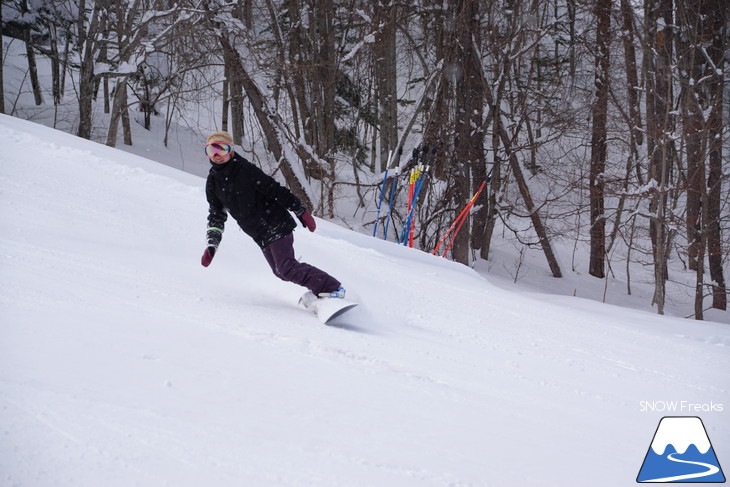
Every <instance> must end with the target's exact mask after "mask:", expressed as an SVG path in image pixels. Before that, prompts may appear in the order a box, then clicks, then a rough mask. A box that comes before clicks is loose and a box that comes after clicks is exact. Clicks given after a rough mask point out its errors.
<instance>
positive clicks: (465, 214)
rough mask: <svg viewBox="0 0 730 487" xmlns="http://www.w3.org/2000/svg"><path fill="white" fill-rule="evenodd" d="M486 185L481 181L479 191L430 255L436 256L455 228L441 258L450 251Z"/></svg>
mask: <svg viewBox="0 0 730 487" xmlns="http://www.w3.org/2000/svg"><path fill="white" fill-rule="evenodd" d="M486 184H487V182H486V181H482V184H481V186H479V189H478V190H477V192H476V193H475V194H474V196H472V198H471V199H470V200H469V203H467V204H466V206H465V207H464V209H463V210H461V213H459V216H457V217H456V220H454V223H452V224H451V226H450V227H449V229H448V230H446V234H445V235H444V236H443V238H442V239H441V240H440V241H439V243H438V245H436V248H435V249H433V252H431V254H433V255H437V253H438V251H439V249H440V248H441V245H442V244H443V243H444V242H445V241H446V239H447V238H449V235H450V234H451V232H452V231H453V230H454V228H456V231H454V234H453V235H452V236H451V240H449V243H448V245H447V246H446V249H445V250H444V253H443V254H441V257H446V254H447V253H448V252H449V250H451V246H452V245H453V244H454V240H456V236H457V235H458V234H459V230H461V226H462V225H463V224H464V222H465V221H466V219H467V218H469V213H470V212H471V209H472V208H473V207H474V202H475V201H476V200H477V198H479V195H480V194H481V192H482V190H483V189H484V186H485V185H486Z"/></svg>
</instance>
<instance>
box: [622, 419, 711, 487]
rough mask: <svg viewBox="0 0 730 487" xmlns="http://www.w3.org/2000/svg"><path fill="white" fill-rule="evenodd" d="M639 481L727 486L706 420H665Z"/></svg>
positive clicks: (658, 429) (640, 471)
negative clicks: (711, 441) (722, 484)
mask: <svg viewBox="0 0 730 487" xmlns="http://www.w3.org/2000/svg"><path fill="white" fill-rule="evenodd" d="M636 481H637V482H655V483H665V482H698V483H723V482H725V475H724V474H723V473H722V468H721V467H720V462H718V461H717V456H716V455H715V450H714V449H713V448H712V444H711V443H710V438H709V436H707V431H706V430H705V425H704V424H703V423H702V420H701V419H700V418H698V417H696V416H666V417H664V418H662V419H661V421H659V426H658V427H657V430H656V433H654V439H653V440H652V442H651V445H650V446H649V451H647V452H646V457H645V458H644V463H643V464H642V465H641V470H639V475H638V476H637V477H636Z"/></svg>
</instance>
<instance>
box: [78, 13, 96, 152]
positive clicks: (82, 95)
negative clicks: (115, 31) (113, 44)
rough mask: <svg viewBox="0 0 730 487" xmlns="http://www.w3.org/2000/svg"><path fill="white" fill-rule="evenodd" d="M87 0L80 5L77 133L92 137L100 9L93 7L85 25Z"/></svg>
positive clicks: (83, 136)
mask: <svg viewBox="0 0 730 487" xmlns="http://www.w3.org/2000/svg"><path fill="white" fill-rule="evenodd" d="M85 3H86V2H85V1H84V0H82V1H81V4H80V6H79V19H78V28H79V49H80V51H81V66H80V68H79V128H78V132H77V135H78V136H79V137H81V138H83V139H91V128H92V119H91V118H92V107H93V101H94V88H95V87H94V83H95V81H96V77H95V76H94V54H95V51H96V40H95V38H96V35H97V33H98V32H97V31H98V28H99V9H98V8H96V6H95V7H94V8H93V9H92V10H93V11H92V14H91V21H90V22H89V27H88V28H87V27H86V26H85V20H84V19H85V15H86V12H85Z"/></svg>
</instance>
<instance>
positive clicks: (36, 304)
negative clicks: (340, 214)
mask: <svg viewBox="0 0 730 487" xmlns="http://www.w3.org/2000/svg"><path fill="white" fill-rule="evenodd" d="M0 141H1V142H2V145H3V162H2V165H0V205H2V213H1V214H0V266H1V268H2V272H0V309H1V310H2V311H0V313H1V315H0V484H2V485H5V484H7V485H32V486H44V485H49V486H50V485H53V486H65V485H68V486H86V485H88V486H92V485H101V484H103V485H110V486H114V485H120V486H122V485H125V486H126V485H142V486H147V485H149V486H153V485H154V486H157V485H175V486H188V485H189V486H194V485H219V486H227V485H231V486H232V485H285V486H289V485H317V486H328V485H331V486H341V485H353V486H358V485H363V486H365V485H367V486H371V485H373V486H374V485H378V486H385V485H392V486H399V487H400V486H410V485H413V486H423V485H426V486H428V485H433V486H443V485H461V486H467V485H472V486H482V485H540V486H551V485H556V486H557V485H579V484H581V481H579V480H578V479H591V480H590V481H589V482H587V483H584V484H585V485H595V486H601V485H617V484H619V483H621V482H624V483H626V482H630V481H631V479H633V478H635V476H636V469H637V468H638V467H639V466H640V463H641V456H642V454H643V453H642V452H645V451H646V445H647V443H648V442H649V441H650V440H651V436H650V435H651V431H653V428H654V427H655V425H656V421H657V419H658V416H657V415H650V414H647V413H640V412H639V401H641V400H662V399H668V398H679V399H686V400H689V401H692V402H696V403H702V402H706V403H709V402H710V401H714V402H715V403H718V402H719V403H723V402H724V403H725V404H726V407H730V400H729V399H730V394H729V393H728V385H729V384H728V378H727V373H726V371H727V370H728V369H729V366H730V352H728V347H727V346H725V345H726V344H727V343H729V340H730V338H729V337H728V334H727V332H726V331H725V327H724V326H722V325H719V324H717V323H695V322H691V323H690V322H688V321H684V320H677V319H672V318H660V317H657V316H654V315H651V314H649V313H642V312H636V311H631V310H626V309H621V308H617V307H611V306H603V305H601V304H600V303H590V304H586V305H584V306H582V308H581V309H571V308H570V307H566V306H564V305H563V304H561V303H562V302H557V303H553V302H550V301H549V300H547V301H546V300H542V299H539V298H534V297H530V296H522V295H519V294H516V293H513V292H509V291H505V290H502V289H499V288H497V287H495V286H492V285H491V284H490V283H489V282H488V281H487V280H485V279H484V278H482V277H480V276H479V275H477V274H476V273H475V272H473V271H471V270H470V269H468V268H465V267H463V266H460V265H458V264H454V263H452V262H448V261H446V260H444V259H438V258H434V257H432V256H430V255H428V254H426V253H423V252H419V251H414V250H411V249H406V248H403V247H399V246H396V245H394V244H391V243H388V242H383V241H379V240H376V239H372V238H369V237H368V236H365V235H361V234H355V233H353V232H350V231H348V230H345V229H342V228H340V227H337V226H335V225H333V224H331V223H329V222H325V221H321V220H320V221H319V222H318V230H317V232H315V233H314V234H310V233H309V232H303V231H297V232H296V233H295V248H296V251H297V256H298V257H300V258H301V259H303V260H305V261H307V262H310V263H312V264H314V265H318V266H321V267H323V268H324V269H326V270H328V271H330V272H332V273H333V274H334V275H336V276H338V277H339V278H340V279H341V280H342V281H343V282H344V283H345V285H346V287H347V288H348V297H351V298H352V299H353V300H355V301H358V302H360V304H361V305H360V306H359V307H358V308H356V309H354V310H353V311H352V312H350V313H348V314H347V315H345V316H343V318H342V319H341V321H339V322H338V323H336V324H335V325H334V326H323V325H321V324H320V323H319V322H318V321H317V319H316V318H315V317H313V316H312V315H311V313H309V312H308V311H306V310H303V309H300V308H298V307H297V306H296V302H297V300H298V298H299V296H300V295H301V293H302V292H303V290H302V289H301V288H299V287H297V286H294V285H291V284H287V283H283V282H281V281H278V280H276V279H275V278H274V277H273V276H272V275H271V272H270V270H269V269H268V267H267V265H266V263H265V261H264V259H263V257H262V256H261V253H260V251H259V249H258V248H257V247H256V246H255V245H254V244H253V243H252V242H250V241H249V239H248V238H246V237H245V236H244V235H242V233H241V232H240V230H238V229H237V228H236V225H235V222H234V221H232V219H229V221H228V223H227V227H226V232H225V235H224V239H223V243H222V244H221V247H220V251H219V253H218V254H216V257H215V259H214V261H213V263H212V265H211V267H210V268H208V269H203V268H202V267H201V266H200V264H199V261H200V254H201V253H202V250H203V247H204V239H203V237H204V230H205V218H206V214H207V207H206V203H205V196H204V193H203V191H202V188H203V185H204V180H203V179H200V178H197V177H194V176H190V175H187V174H183V173H180V172H178V171H175V170H172V169H170V168H167V167H164V166H160V165H158V164H155V163H152V162H150V161H147V160H144V159H141V158H138V157H136V156H131V155H128V154H123V153H121V152H119V151H115V150H113V149H110V148H107V147H105V146H101V145H98V144H93V143H90V142H87V141H83V140H79V139H76V138H74V137H70V136H67V135H64V134H61V133H60V132H55V131H52V130H49V129H46V128H43V127H39V126H36V125H34V124H30V123H27V122H23V121H20V120H16V119H10V118H9V117H6V116H0ZM27 147H33V148H34V156H33V161H32V164H31V163H30V162H29V161H28V157H27ZM657 414H658V413H657ZM720 417H721V416H719V415H716V416H708V417H705V418H704V419H705V420H706V422H707V423H710V424H714V425H715V427H714V430H713V431H710V433H711V436H712V437H713V440H714V442H715V443H716V447H717V451H721V452H722V451H727V450H728V449H729V448H730V427H728V426H727V424H728V422H726V421H721V420H719V418H720ZM627 453H630V454H627ZM568 472H569V473H570V475H571V476H574V479H575V480H576V481H573V478H570V477H569V478H566V475H568Z"/></svg>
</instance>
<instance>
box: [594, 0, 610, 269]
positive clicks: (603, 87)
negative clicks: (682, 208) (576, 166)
mask: <svg viewBox="0 0 730 487" xmlns="http://www.w3.org/2000/svg"><path fill="white" fill-rule="evenodd" d="M595 16H596V20H597V25H598V28H597V30H596V48H597V49H596V56H595V70H596V74H595V80H596V81H595V88H596V100H595V103H594V105H593V109H592V112H593V127H592V134H591V169H590V176H589V179H590V180H589V185H590V212H591V230H590V235H591V251H590V266H589V273H590V274H591V275H592V276H595V277H599V278H603V277H604V276H605V274H604V271H605V266H606V264H605V260H606V215H605V207H604V206H605V201H604V193H605V178H606V174H605V172H606V156H607V147H606V144H607V142H606V138H607V132H606V118H607V116H608V83H609V67H610V55H609V46H610V43H611V37H610V27H611V0H599V1H598V2H596V5H595Z"/></svg>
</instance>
